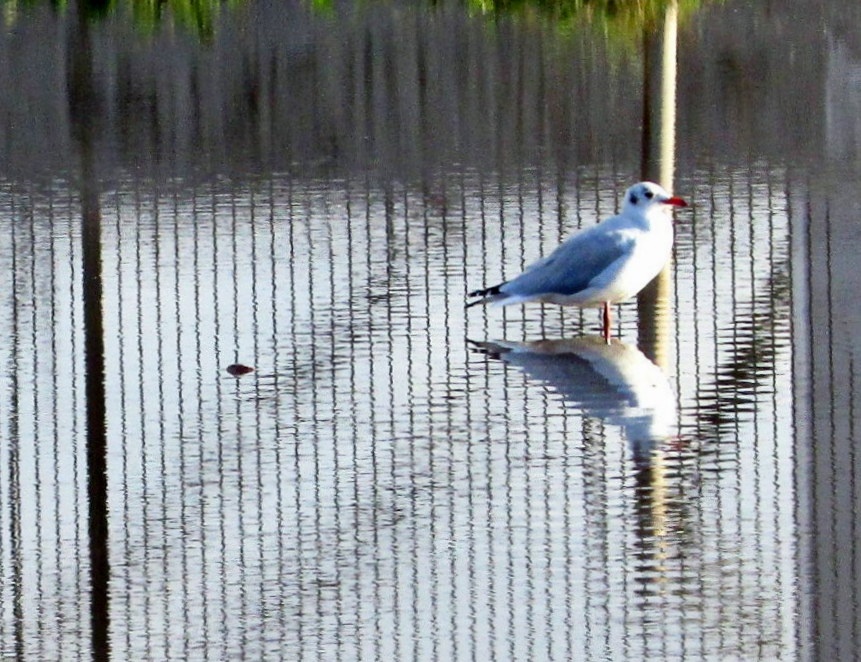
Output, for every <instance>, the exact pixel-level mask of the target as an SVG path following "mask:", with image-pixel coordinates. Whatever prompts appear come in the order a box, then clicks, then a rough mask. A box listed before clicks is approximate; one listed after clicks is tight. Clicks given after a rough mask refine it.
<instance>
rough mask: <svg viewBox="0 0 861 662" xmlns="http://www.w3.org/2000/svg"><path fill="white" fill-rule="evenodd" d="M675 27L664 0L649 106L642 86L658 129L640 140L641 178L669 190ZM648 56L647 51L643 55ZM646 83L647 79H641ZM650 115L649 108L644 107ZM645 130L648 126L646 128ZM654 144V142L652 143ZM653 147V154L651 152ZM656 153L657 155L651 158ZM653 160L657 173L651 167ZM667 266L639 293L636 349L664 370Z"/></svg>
mask: <svg viewBox="0 0 861 662" xmlns="http://www.w3.org/2000/svg"><path fill="white" fill-rule="evenodd" d="M678 26H679V9H678V5H677V4H676V2H675V1H673V2H670V3H668V5H667V8H666V14H665V15H664V32H663V39H662V43H661V68H660V69H661V70H660V78H661V90H660V99H659V100H656V101H657V103H655V104H654V105H652V99H653V95H652V94H650V93H649V92H648V87H647V88H646V90H647V93H646V101H645V103H647V104H649V105H650V106H651V108H655V107H658V108H660V125H659V126H660V131H659V133H658V135H657V140H656V141H655V140H653V139H652V138H653V135H654V134H652V135H649V136H646V137H645V138H646V140H645V141H644V143H643V144H644V150H645V151H646V152H647V153H644V154H643V163H644V164H648V166H647V170H646V171H645V172H643V177H644V178H645V179H652V178H655V179H657V180H658V183H659V184H660V185H661V186H663V187H664V188H665V189H667V190H668V191H672V190H673V174H674V170H675V145H676V69H677V67H676V54H677V53H676V51H677V38H678ZM646 57H648V53H647V54H646ZM643 84H644V85H646V86H648V85H649V81H648V80H645V81H643ZM646 113H647V114H649V115H650V114H651V112H650V108H647V109H646ZM647 130H648V129H647ZM656 143H657V144H656ZM656 148H657V155H656V154H655V151H656ZM655 156H657V158H655ZM655 161H657V166H658V167H657V172H655V171H654V170H653V168H654V165H653V164H654V163H655ZM670 272H671V265H670V264H669V263H668V264H667V266H666V267H664V269H663V271H661V273H659V274H658V275H657V277H656V278H655V280H654V281H652V283H651V284H650V285H649V286H648V287H646V289H645V290H643V291H642V292H641V293H640V296H639V300H638V310H639V314H640V334H639V344H640V348H641V349H642V350H643V351H644V352H645V353H646V355H647V356H648V357H649V358H650V359H652V360H653V361H654V362H655V363H656V364H657V365H659V366H660V367H661V368H663V369H664V370H665V371H666V370H668V369H669V361H670V356H671V352H670V351H669V349H670V348H669V345H670V337H671V334H670V300H671V297H672V279H671V277H670Z"/></svg>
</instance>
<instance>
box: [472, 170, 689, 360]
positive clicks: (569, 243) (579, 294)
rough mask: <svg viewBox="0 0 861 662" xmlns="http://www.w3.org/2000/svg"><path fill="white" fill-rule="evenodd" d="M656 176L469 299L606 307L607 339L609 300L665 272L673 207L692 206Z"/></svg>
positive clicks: (634, 291)
mask: <svg viewBox="0 0 861 662" xmlns="http://www.w3.org/2000/svg"><path fill="white" fill-rule="evenodd" d="M687 206H688V203H687V202H685V201H684V200H683V199H682V198H678V197H676V196H673V195H670V194H669V193H667V191H665V190H664V189H663V188H661V187H660V186H658V185H657V184H655V183H653V182H640V183H638V184H634V185H633V186H631V187H630V188H629V189H628V190H627V191H625V198H624V201H623V203H622V213H621V214H619V215H618V216H613V217H612V218H608V219H607V220H605V221H603V222H601V223H599V224H597V225H594V226H592V227H589V228H586V229H584V230H581V231H579V232H577V233H576V234H574V235H573V236H571V237H570V238H569V239H567V240H566V241H565V242H563V243H562V244H560V245H559V246H558V247H557V248H556V250H554V251H553V252H552V253H550V255H548V256H546V257H544V258H542V259H540V260H538V262H536V263H535V264H533V265H531V266H530V267H527V269H526V271H524V272H523V273H522V274H520V275H519V276H517V277H516V278H512V279H511V280H507V281H505V282H504V283H500V284H499V285H494V286H492V287H485V288H483V289H479V290H475V291H474V292H470V293H469V294H468V295H467V296H468V297H469V298H473V297H479V298H478V299H476V300H475V301H471V302H469V303H468V304H467V306H466V307H467V308H469V307H470V306H475V305H477V304H486V303H493V304H495V305H499V306H507V305H509V304H513V303H527V302H530V301H540V302H544V303H554V304H558V305H560V306H580V307H581V308H593V307H600V306H603V307H604V341H605V342H607V343H609V342H610V304H611V303H619V302H620V301H624V300H625V299H628V298H630V297H632V296H634V295H635V294H637V292H639V291H640V290H642V289H643V288H644V287H645V286H646V285H648V284H649V283H650V282H651V280H652V279H653V278H654V277H655V276H657V275H658V273H660V271H661V269H663V268H664V265H665V264H666V263H667V260H669V259H670V253H671V251H672V249H673V223H672V218H671V215H670V213H669V210H670V209H671V208H672V207H687Z"/></svg>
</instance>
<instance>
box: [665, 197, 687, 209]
mask: <svg viewBox="0 0 861 662" xmlns="http://www.w3.org/2000/svg"><path fill="white" fill-rule="evenodd" d="M664 204H665V205H673V206H674V207H687V206H688V203H687V202H685V201H684V200H683V199H682V198H677V197H676V196H673V197H672V198H667V199H666V200H664Z"/></svg>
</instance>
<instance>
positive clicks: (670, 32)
mask: <svg viewBox="0 0 861 662" xmlns="http://www.w3.org/2000/svg"><path fill="white" fill-rule="evenodd" d="M678 31H679V7H678V5H677V4H676V3H675V2H671V3H670V4H669V5H667V14H666V16H665V17H664V43H663V44H662V50H663V54H662V55H663V57H662V58H661V166H660V168H661V171H660V172H661V181H660V182H659V183H660V185H661V186H663V187H664V188H665V189H667V190H668V191H672V190H673V175H674V171H675V165H676V159H675V148H676V69H677V63H676V50H677V39H678Z"/></svg>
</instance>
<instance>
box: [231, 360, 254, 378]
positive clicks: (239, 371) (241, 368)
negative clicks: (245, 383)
mask: <svg viewBox="0 0 861 662" xmlns="http://www.w3.org/2000/svg"><path fill="white" fill-rule="evenodd" d="M227 372H229V373H230V374H231V375H233V376H234V377H240V376H241V375H247V374H248V373H249V372H254V368H252V367H251V366H247V365H242V364H241V363H234V364H233V365H229V366H227Z"/></svg>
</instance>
